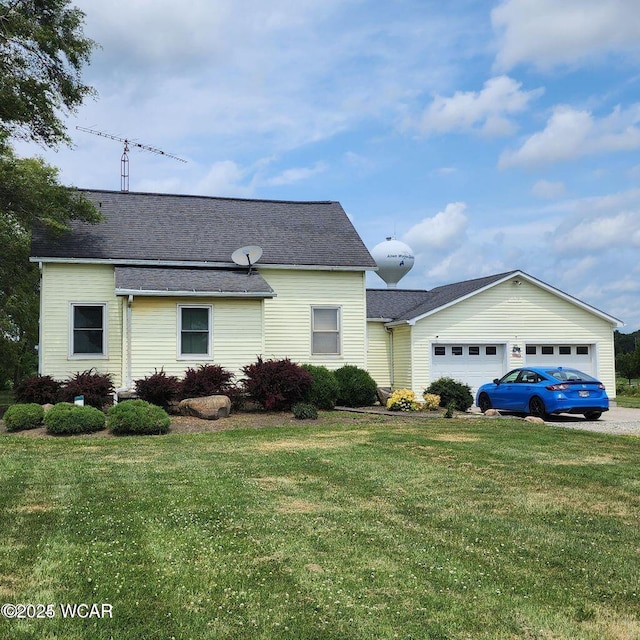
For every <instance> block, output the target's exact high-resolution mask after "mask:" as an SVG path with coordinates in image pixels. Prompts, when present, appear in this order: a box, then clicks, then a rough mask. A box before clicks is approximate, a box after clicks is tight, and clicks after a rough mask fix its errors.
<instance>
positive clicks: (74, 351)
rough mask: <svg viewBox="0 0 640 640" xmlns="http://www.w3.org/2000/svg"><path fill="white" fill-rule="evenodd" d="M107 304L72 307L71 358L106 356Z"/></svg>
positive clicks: (74, 305)
mask: <svg viewBox="0 0 640 640" xmlns="http://www.w3.org/2000/svg"><path fill="white" fill-rule="evenodd" d="M106 308H107V305H106V304H75V303H74V304H72V305H71V356H104V355H106V353H107V348H106V346H107V345H106V331H105V326H106Z"/></svg>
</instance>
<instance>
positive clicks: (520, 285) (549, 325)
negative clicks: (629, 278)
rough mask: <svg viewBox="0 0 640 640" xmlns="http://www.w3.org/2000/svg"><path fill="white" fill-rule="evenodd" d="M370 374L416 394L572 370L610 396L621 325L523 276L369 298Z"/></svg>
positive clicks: (373, 293)
mask: <svg viewBox="0 0 640 640" xmlns="http://www.w3.org/2000/svg"><path fill="white" fill-rule="evenodd" d="M367 318H368V323H367V325H368V337H369V339H368V368H369V372H370V373H371V375H372V376H373V378H374V379H375V380H376V381H377V383H378V385H380V386H387V387H392V388H396V389H400V388H407V389H412V390H413V391H415V393H416V394H418V395H419V394H422V392H423V391H424V389H425V388H426V387H427V386H429V384H430V383H431V382H433V381H434V380H437V379H438V378H441V377H449V378H453V379H455V380H460V381H462V382H466V383H467V384H469V386H470V387H471V388H472V390H473V392H474V393H475V390H476V389H477V388H478V387H479V386H480V385H481V384H483V383H485V382H489V381H491V380H493V379H494V378H499V377H501V376H502V375H503V374H505V373H507V372H508V371H510V370H511V369H515V368H518V367H523V366H527V365H528V366H565V367H575V368H577V369H580V370H581V371H584V372H585V373H589V374H592V375H594V376H595V377H597V378H599V379H600V380H601V381H602V382H603V383H604V384H605V386H606V387H607V391H608V394H609V396H610V397H612V398H613V397H615V389H616V384H615V361H614V347H613V330H614V328H615V327H616V326H620V325H621V322H620V321H619V320H617V319H616V318H614V317H612V316H610V315H608V314H606V313H604V312H603V311H600V310H598V309H595V308H594V307H591V306H589V305H587V304H585V303H584V302H582V301H580V300H578V299H576V298H574V297H572V296H570V295H568V294H566V293H564V292H562V291H560V290H558V289H555V288H554V287H552V286H550V285H548V284H546V283H544V282H542V281H540V280H537V279H536V278H534V277H532V276H530V275H528V274H526V273H524V272H522V271H510V272H507V273H501V274H496V275H492V276H487V277H484V278H478V279H474V280H467V281H465V282H458V283H455V284H451V285H446V286H442V287H438V288H436V289H432V290H430V291H424V290H418V291H416V290H407V289H369V290H368V291H367Z"/></svg>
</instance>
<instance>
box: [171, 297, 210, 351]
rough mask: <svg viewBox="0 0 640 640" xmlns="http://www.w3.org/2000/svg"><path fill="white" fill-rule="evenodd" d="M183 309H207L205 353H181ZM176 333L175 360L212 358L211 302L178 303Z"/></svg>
mask: <svg viewBox="0 0 640 640" xmlns="http://www.w3.org/2000/svg"><path fill="white" fill-rule="evenodd" d="M183 309H206V310H207V323H208V328H207V353H182V311H183ZM177 311H178V322H177V323H176V324H177V327H178V334H177V338H176V359H177V360H211V359H212V358H213V305H212V304H178V306H177Z"/></svg>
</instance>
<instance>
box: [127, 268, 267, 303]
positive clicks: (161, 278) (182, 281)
mask: <svg viewBox="0 0 640 640" xmlns="http://www.w3.org/2000/svg"><path fill="white" fill-rule="evenodd" d="M115 276H116V292H117V293H118V292H120V293H123V292H124V293H139V294H142V295H144V293H145V292H147V293H149V292H161V291H162V292H168V293H169V292H177V291H180V292H193V293H194V294H203V293H210V294H216V293H226V294H239V295H245V294H246V296H247V297H251V296H252V295H253V296H256V297H268V296H272V295H273V289H272V288H271V287H270V286H269V285H268V284H267V282H266V281H265V279H264V278H263V277H262V276H261V275H260V274H258V273H256V272H255V271H253V272H252V273H251V275H249V273H248V271H247V270H246V269H245V270H243V271H240V270H231V269H183V268H161V267H116V268H115Z"/></svg>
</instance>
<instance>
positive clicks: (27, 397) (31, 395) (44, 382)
mask: <svg viewBox="0 0 640 640" xmlns="http://www.w3.org/2000/svg"><path fill="white" fill-rule="evenodd" d="M61 388H62V383H61V382H59V381H58V380H54V379H53V378H52V377H51V376H29V377H28V378H23V379H22V380H21V381H20V382H19V383H18V384H17V385H16V386H15V387H14V389H13V397H14V398H15V400H16V402H22V403H31V402H35V403H36V404H55V403H56V402H58V399H59V397H60V389H61Z"/></svg>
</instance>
